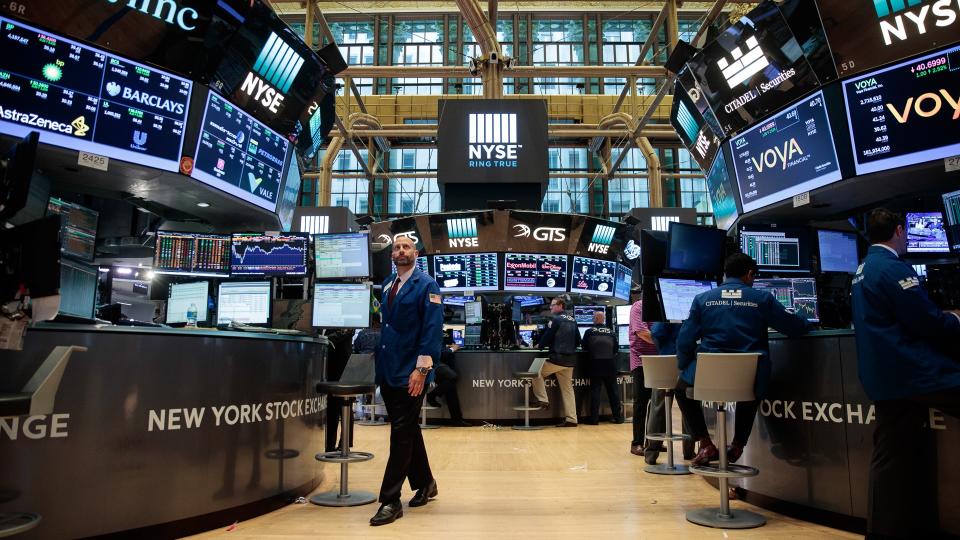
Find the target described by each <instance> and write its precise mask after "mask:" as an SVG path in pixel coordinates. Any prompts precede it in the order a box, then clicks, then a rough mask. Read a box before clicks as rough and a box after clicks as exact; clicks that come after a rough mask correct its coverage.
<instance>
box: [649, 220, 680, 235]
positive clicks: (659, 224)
mask: <svg viewBox="0 0 960 540" xmlns="http://www.w3.org/2000/svg"><path fill="white" fill-rule="evenodd" d="M670 223H680V216H653V217H651V218H650V230H653V231H663V232H667V231H669V230H670Z"/></svg>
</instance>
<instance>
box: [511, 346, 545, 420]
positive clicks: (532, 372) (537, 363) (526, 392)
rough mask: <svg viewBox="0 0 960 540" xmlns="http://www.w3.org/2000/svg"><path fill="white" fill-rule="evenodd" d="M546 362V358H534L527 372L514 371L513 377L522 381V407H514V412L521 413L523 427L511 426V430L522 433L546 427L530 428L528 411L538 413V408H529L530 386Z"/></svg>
mask: <svg viewBox="0 0 960 540" xmlns="http://www.w3.org/2000/svg"><path fill="white" fill-rule="evenodd" d="M546 361H547V359H546V358H534V359H533V363H531V364H530V369H528V370H527V371H515V372H513V376H514V377H516V378H518V379H520V380H521V381H523V406H521V407H514V408H513V410H515V411H523V425H522V426H512V427H513V429H519V430H524V431H531V430H535V429H543V428H544V427H546V426H531V425H530V411H539V410H540V408H539V407H531V406H530V386H531V385H533V379H535V378H536V377H537V376H538V375H540V370H541V369H543V364H544V363H545V362H546Z"/></svg>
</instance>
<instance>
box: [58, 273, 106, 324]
mask: <svg viewBox="0 0 960 540" xmlns="http://www.w3.org/2000/svg"><path fill="white" fill-rule="evenodd" d="M97 281H98V275H97V268H96V267H95V266H90V265H87V264H84V263H81V262H74V261H71V260H68V259H62V260H61V261H60V311H59V313H62V314H64V315H70V316H73V317H82V318H84V319H92V318H93V315H94V312H95V310H96V305H97Z"/></svg>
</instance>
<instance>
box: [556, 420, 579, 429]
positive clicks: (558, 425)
mask: <svg viewBox="0 0 960 540" xmlns="http://www.w3.org/2000/svg"><path fill="white" fill-rule="evenodd" d="M557 427H577V423H576V422H570V421H567V420H564V421H563V422H562V423H559V424H557Z"/></svg>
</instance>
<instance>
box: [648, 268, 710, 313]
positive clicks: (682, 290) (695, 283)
mask: <svg viewBox="0 0 960 540" xmlns="http://www.w3.org/2000/svg"><path fill="white" fill-rule="evenodd" d="M659 283H660V301H661V303H662V304H663V315H664V317H665V318H666V319H667V320H668V321H684V320H686V319H687V316H689V315H690V306H691V305H692V304H693V299H694V298H696V296H697V295H698V294H700V293H702V292H706V291H709V290H710V289H713V288H715V287H716V286H717V284H716V283H714V282H712V281H701V280H695V279H671V278H660V280H659Z"/></svg>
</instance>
